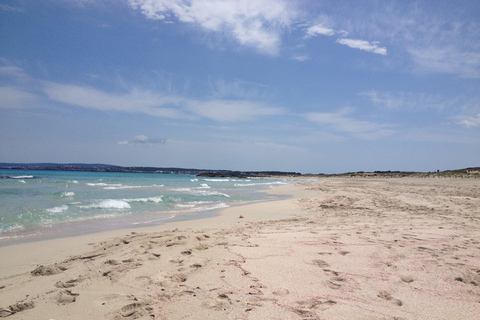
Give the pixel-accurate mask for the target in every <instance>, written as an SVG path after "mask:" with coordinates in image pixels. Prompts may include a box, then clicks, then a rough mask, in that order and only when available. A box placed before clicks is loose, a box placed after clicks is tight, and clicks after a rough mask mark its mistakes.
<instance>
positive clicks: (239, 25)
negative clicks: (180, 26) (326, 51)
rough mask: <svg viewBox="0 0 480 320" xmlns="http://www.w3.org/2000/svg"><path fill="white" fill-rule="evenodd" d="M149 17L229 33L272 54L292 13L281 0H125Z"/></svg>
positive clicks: (276, 50) (275, 51) (287, 25)
mask: <svg viewBox="0 0 480 320" xmlns="http://www.w3.org/2000/svg"><path fill="white" fill-rule="evenodd" d="M129 3H130V6H131V7H132V8H134V9H140V10H141V12H142V13H143V14H144V15H145V16H146V17H147V18H149V19H160V20H166V21H168V22H172V21H175V19H177V20H178V21H181V22H183V23H193V24H196V25H198V26H200V27H201V28H202V29H203V30H205V31H209V32H216V33H221V34H222V35H227V36H231V37H232V38H233V39H235V40H236V41H237V42H238V43H240V44H241V45H245V46H248V47H252V48H255V49H257V50H258V51H260V52H262V53H266V54H270V55H275V54H277V53H278V51H279V46H280V42H281V39H280V37H281V33H282V30H283V29H286V28H288V27H289V26H290V24H291V23H292V19H293V18H294V16H295V15H296V11H295V9H294V8H293V7H292V6H291V5H290V3H289V2H287V1H283V0H230V1H218V0H129Z"/></svg>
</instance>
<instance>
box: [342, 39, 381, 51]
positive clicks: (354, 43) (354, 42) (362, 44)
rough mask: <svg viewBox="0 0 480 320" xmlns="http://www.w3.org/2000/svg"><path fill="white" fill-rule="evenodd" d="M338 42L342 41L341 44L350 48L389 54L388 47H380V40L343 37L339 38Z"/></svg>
mask: <svg viewBox="0 0 480 320" xmlns="http://www.w3.org/2000/svg"><path fill="white" fill-rule="evenodd" d="M337 42H338V43H340V44H343V45H346V46H348V47H350V48H354V49H360V50H364V51H368V52H373V53H376V54H381V55H386V54H387V48H385V47H379V46H378V44H379V42H378V41H372V42H368V41H365V40H359V39H345V38H342V39H338V40H337Z"/></svg>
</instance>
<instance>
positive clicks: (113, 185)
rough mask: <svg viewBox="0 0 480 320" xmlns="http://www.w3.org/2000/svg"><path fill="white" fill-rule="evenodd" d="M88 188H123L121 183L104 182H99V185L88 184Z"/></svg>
mask: <svg viewBox="0 0 480 320" xmlns="http://www.w3.org/2000/svg"><path fill="white" fill-rule="evenodd" d="M87 186H91V187H107V186H108V187H121V186H122V184H121V183H110V184H108V183H104V182H98V183H87Z"/></svg>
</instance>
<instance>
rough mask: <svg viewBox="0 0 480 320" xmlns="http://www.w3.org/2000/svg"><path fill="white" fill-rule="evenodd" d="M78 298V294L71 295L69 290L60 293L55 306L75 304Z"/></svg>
mask: <svg viewBox="0 0 480 320" xmlns="http://www.w3.org/2000/svg"><path fill="white" fill-rule="evenodd" d="M78 296H79V294H78V293H73V292H72V291H70V290H64V291H60V293H59V294H58V295H57V304H67V303H72V302H75V300H76V299H77V297H78Z"/></svg>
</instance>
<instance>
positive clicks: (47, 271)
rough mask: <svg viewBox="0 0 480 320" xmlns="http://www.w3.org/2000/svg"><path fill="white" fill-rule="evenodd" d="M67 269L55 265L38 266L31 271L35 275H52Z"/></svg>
mask: <svg viewBox="0 0 480 320" xmlns="http://www.w3.org/2000/svg"><path fill="white" fill-rule="evenodd" d="M65 270H67V268H66V267H64V266H60V265H53V266H43V265H41V266H38V267H37V268H35V270H33V271H32V272H31V274H32V275H33V276H52V275H54V274H59V273H61V272H63V271H65Z"/></svg>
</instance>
